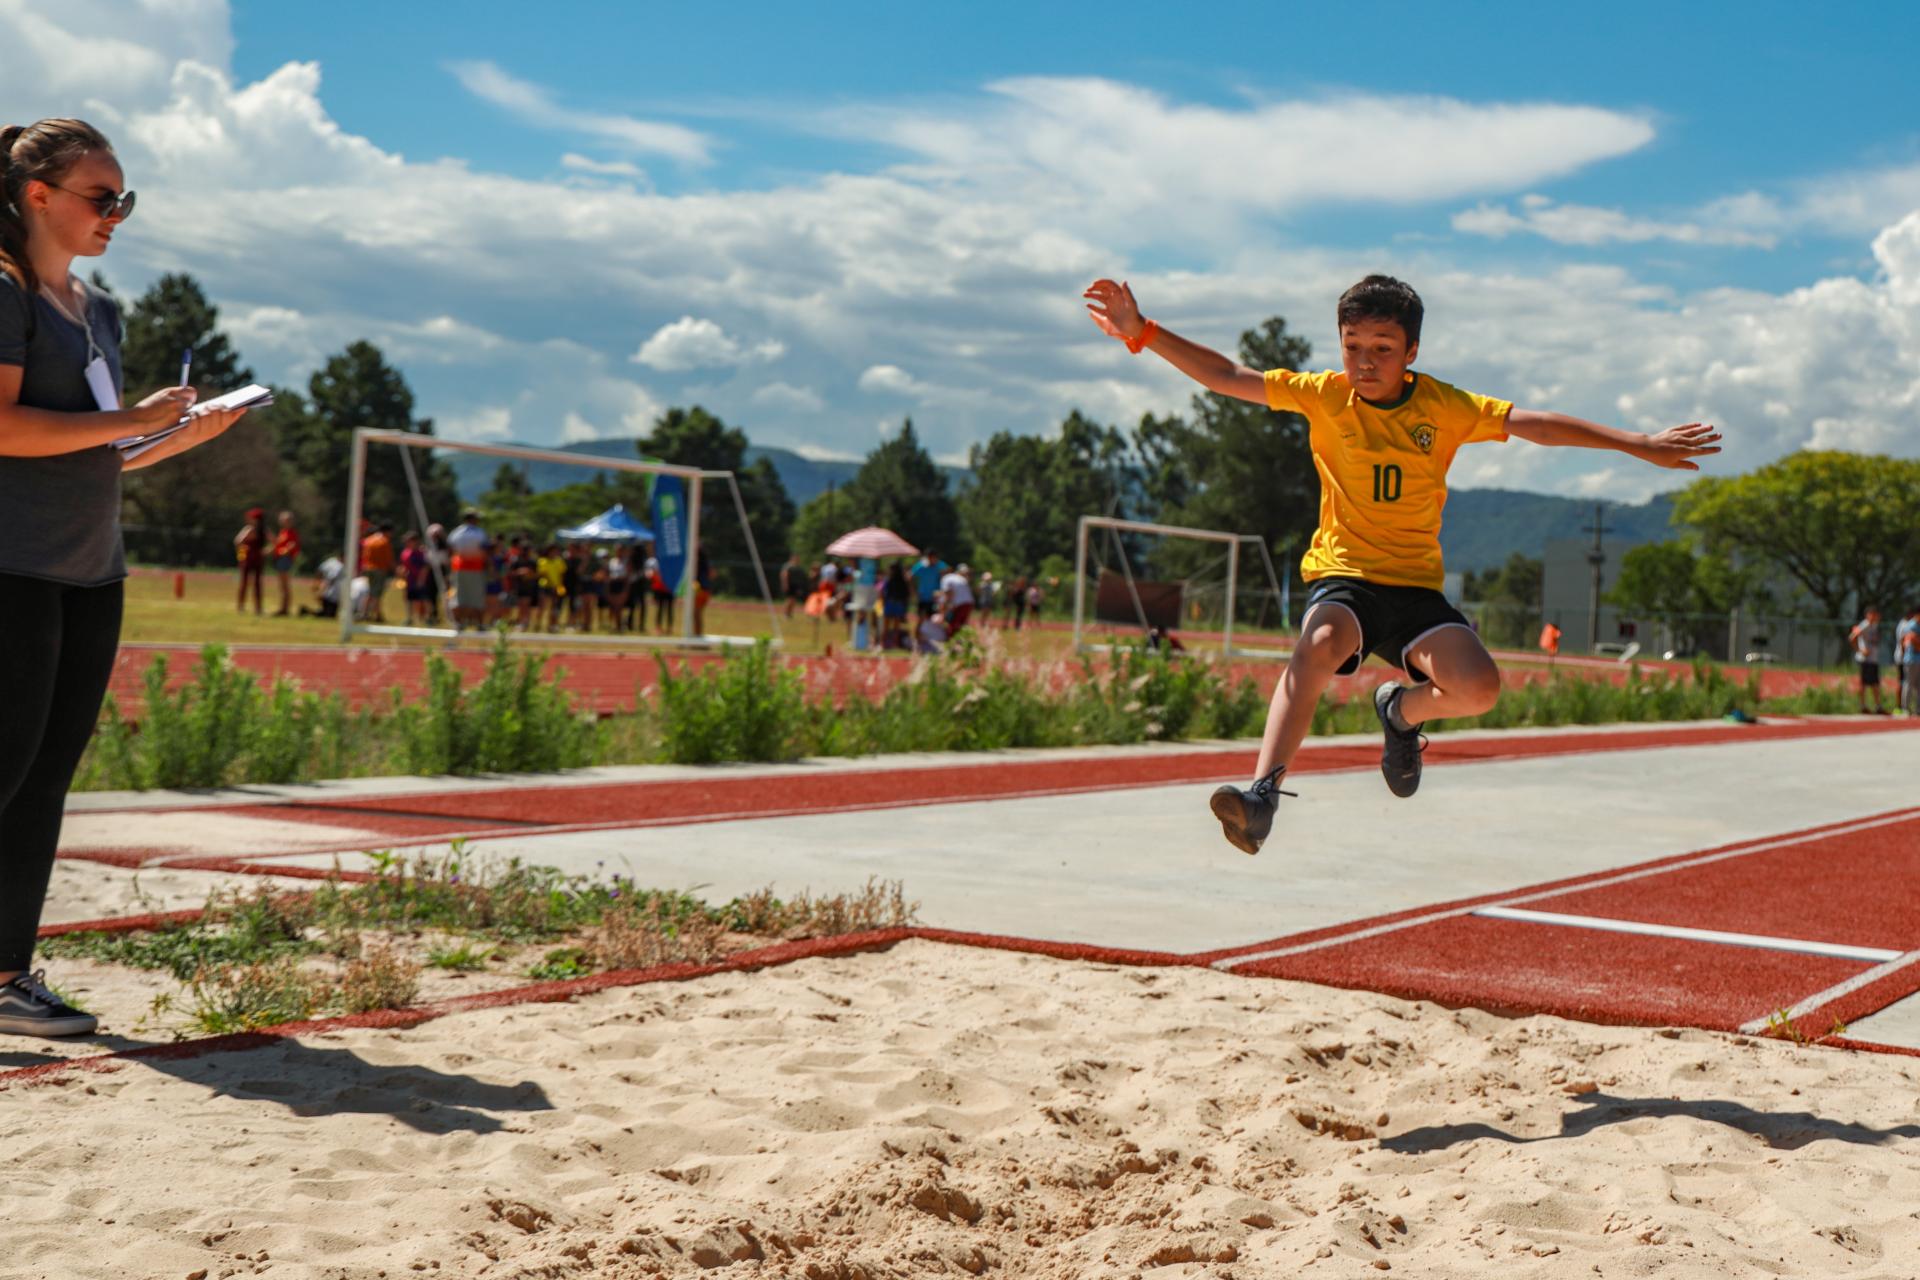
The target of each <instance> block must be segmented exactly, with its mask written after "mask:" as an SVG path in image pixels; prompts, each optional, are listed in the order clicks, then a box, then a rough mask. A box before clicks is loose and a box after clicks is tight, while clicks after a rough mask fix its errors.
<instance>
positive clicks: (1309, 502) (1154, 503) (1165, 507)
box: [1133, 316, 1320, 608]
mask: <svg viewBox="0 0 1920 1280" xmlns="http://www.w3.org/2000/svg"><path fill="white" fill-rule="evenodd" d="M1312 355H1313V350H1312V347H1311V346H1309V345H1308V343H1307V341H1306V339H1304V338H1302V337H1300V336H1299V335H1298V334H1293V333H1289V332H1287V322H1286V321H1285V320H1283V319H1281V318H1280V317H1279V316H1272V317H1269V318H1268V319H1267V320H1266V321H1265V322H1263V323H1262V324H1261V326H1260V327H1259V328H1258V329H1250V330H1248V331H1246V332H1245V333H1242V334H1241V335H1240V362H1241V363H1242V364H1244V365H1246V366H1247V367H1248V368H1251V369H1299V368H1303V367H1304V366H1305V365H1306V364H1307V362H1308V361H1309V360H1310V359H1311V358H1312ZM1133 448H1134V455H1135V464H1134V465H1135V468H1136V474H1137V477H1138V480H1137V483H1138V487H1139V491H1140V493H1141V496H1142V497H1143V499H1144V500H1145V504H1146V506H1147V507H1148V509H1149V510H1150V511H1151V512H1152V515H1153V518H1154V519H1157V520H1159V521H1161V522H1163V523H1166V524H1178V525H1187V526H1189V527H1193V528H1201V529H1220V530H1224V531H1227V532H1231V533H1246V534H1255V535H1257V536H1259V537H1260V538H1261V539H1262V540H1263V541H1264V542H1265V543H1266V544H1267V549H1268V551H1269V552H1270V553H1271V554H1272V556H1273V558H1274V567H1275V569H1276V570H1278V571H1279V572H1281V573H1293V572H1295V569H1294V565H1293V562H1294V561H1296V560H1297V559H1298V557H1299V552H1300V551H1301V550H1302V549H1303V548H1304V547H1305V546H1306V544H1307V540H1308V539H1309V538H1310V537H1311V536H1312V534H1313V528H1314V525H1315V524H1316V523H1317V522H1318V520H1319V514H1320V512H1319V504H1320V480H1319V475H1318V473H1317V472H1315V471H1314V468H1313V453H1312V449H1311V448H1310V446H1309V443H1308V428H1307V420H1306V419H1305V418H1304V417H1302V416H1301V415H1299V414H1297V413H1275V412H1274V411H1272V410H1270V409H1268V408H1266V407H1265V406H1264V405H1257V404H1251V403H1249V402H1247V401H1245V400H1239V399H1235V398H1232V397H1228V396H1220V395H1215V394H1214V393H1212V392H1206V393H1203V394H1201V395H1197V396H1195V397H1194V398H1193V409H1192V414H1191V418H1190V419H1187V420H1183V419H1180V418H1156V417H1152V416H1151V415H1149V416H1148V417H1145V418H1142V419H1141V421H1140V425H1139V426H1138V427H1137V428H1135V430H1134V433H1133ZM1217 558H1218V549H1217V548H1216V547H1214V546H1213V545H1211V544H1202V543H1195V542H1191V541H1187V540H1184V539H1167V540H1166V541H1164V542H1161V543H1159V544H1157V545H1156V546H1155V547H1154V554H1153V561H1152V564H1151V565H1150V566H1149V567H1150V569H1151V571H1152V572H1153V573H1155V574H1156V575H1158V576H1161V577H1169V578H1171V577H1178V576H1182V575H1185V574H1191V573H1197V572H1200V571H1201V569H1202V568H1203V566H1204V565H1205V564H1207V563H1210V562H1212V561H1214V560H1216V559H1217ZM1256 601H1260V602H1261V603H1262V604H1263V605H1264V604H1265V603H1266V602H1265V601H1264V597H1263V593H1255V592H1249V593H1247V594H1245V595H1243V597H1242V600H1241V603H1242V607H1244V608H1252V607H1254V606H1255V602H1256Z"/></svg>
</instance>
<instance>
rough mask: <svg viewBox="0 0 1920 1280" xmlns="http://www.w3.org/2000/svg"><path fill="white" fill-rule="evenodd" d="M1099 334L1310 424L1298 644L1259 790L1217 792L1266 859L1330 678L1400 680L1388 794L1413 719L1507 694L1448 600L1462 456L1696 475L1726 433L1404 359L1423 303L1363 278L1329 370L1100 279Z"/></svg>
mask: <svg viewBox="0 0 1920 1280" xmlns="http://www.w3.org/2000/svg"><path fill="white" fill-rule="evenodd" d="M1085 296H1086V298H1087V299H1088V300H1089V301H1088V303H1087V310H1088V311H1090V312H1091V313H1092V314H1093V320H1094V323H1095V324H1097V325H1099V326H1100V328H1101V329H1103V330H1105V331H1106V332H1107V333H1108V334H1110V335H1112V336H1113V337H1115V338H1119V339H1120V340H1121V341H1123V342H1125V343H1126V344H1127V349H1128V350H1129V351H1132V352H1133V353H1134V354H1136V355H1138V354H1139V353H1140V352H1141V351H1145V350H1149V349H1151V350H1152V351H1153V353H1154V354H1155V355H1158V356H1160V357H1162V358H1163V359H1165V360H1166V361H1167V362H1168V363H1169V364H1171V365H1172V366H1173V367H1174V368H1176V369H1178V370H1180V371H1181V372H1182V373H1184V374H1186V375H1187V376H1188V377H1190V378H1192V379H1193V380H1194V381H1195V382H1198V383H1199V384H1200V385H1201V386H1203V387H1205V388H1206V389H1207V390H1209V391H1212V392H1214V393H1216V394H1218V395H1223V396H1235V397H1237V398H1239V399H1241V400H1250V401H1252V402H1253V403H1255V404H1262V405H1265V406H1267V407H1268V408H1270V409H1275V410H1280V411H1283V412H1290V413H1298V414H1302V415H1304V416H1305V417H1306V419H1307V422H1308V424H1309V425H1310V427H1311V437H1310V438H1311V444H1312V449H1313V465H1314V470H1316V471H1318V472H1319V473H1320V527H1319V528H1318V529H1316V530H1315V531H1314V535H1313V543H1312V545H1311V546H1310V547H1308V549H1307V554H1306V556H1305V557H1304V558H1303V559H1302V561H1301V577H1303V578H1304V579H1306V581H1307V582H1309V583H1311V584H1312V588H1311V592H1310V594H1309V596H1308V599H1307V611H1306V614H1305V616H1304V617H1303V618H1302V619H1301V622H1300V640H1299V643H1298V644H1296V645H1295V646H1294V650H1293V657H1292V659H1291V660H1290V661H1289V662H1288V663H1287V669H1286V671H1285V672H1284V673H1283V674H1282V675H1281V677H1280V683H1279V685H1278V686H1276V687H1275V689H1274V691H1273V703H1272V705H1271V706H1270V707H1269V709H1268V711H1267V729H1266V733H1265V735H1264V736H1263V737H1262V739H1261V742H1260V761H1259V764H1258V765H1257V766H1256V767H1255V769H1254V777H1255V779H1256V781H1255V782H1254V784H1253V785H1252V786H1251V787H1249V788H1241V787H1234V786H1224V787H1221V788H1220V789H1219V790H1217V791H1215V792H1214V793H1213V799H1212V802H1211V805H1212V809H1213V813H1214V816H1215V817H1217V818H1219V819H1220V825H1221V827H1222V828H1223V829H1224V830H1225V832H1226V837H1227V839H1228V840H1229V841H1230V842H1232V844H1233V845H1234V846H1235V847H1236V848H1239V849H1242V850H1245V851H1246V852H1247V853H1258V852H1259V851H1260V845H1261V842H1262V841H1264V840H1265V839H1266V838H1267V832H1268V831H1269V830H1271V829H1272V827H1273V814H1274V809H1275V806H1276V805H1277V803H1278V797H1279V796H1281V795H1285V794H1290V793H1288V792H1282V791H1281V790H1280V788H1279V782H1280V778H1281V775H1283V774H1284V773H1285V772H1286V771H1287V764H1288V762H1289V761H1291V760H1292V758H1293V753H1294V752H1295V751H1297V750H1298V749H1299V747H1300V743H1301V740H1302V739H1304V738H1305V737H1306V736H1307V730H1308V728H1310V727H1311V726H1312V724H1313V709H1314V706H1315V704H1317V703H1318V702H1319V701H1320V695H1321V693H1322V692H1323V691H1325V689H1326V687H1327V683H1328V682H1329V681H1330V680H1332V679H1333V677H1334V676H1335V675H1336V674H1338V675H1345V674H1347V673H1349V672H1351V671H1354V670H1356V669H1357V668H1358V667H1359V665H1360V663H1361V661H1362V660H1363V659H1364V658H1365V657H1366V655H1367V654H1369V653H1374V654H1378V655H1379V656H1380V657H1381V658H1383V659H1385V660H1386V661H1388V662H1390V663H1392V664H1394V665H1395V666H1398V667H1400V668H1401V669H1402V670H1404V671H1405V672H1406V673H1407V676H1408V678H1409V683H1408V684H1406V685H1401V684H1400V683H1398V682H1392V681H1390V682H1388V683H1386V684H1382V685H1381V686H1380V687H1379V688H1377V689H1375V690H1374V698H1373V706H1374V711H1375V713H1376V714H1377V715H1378V716H1379V718H1380V727H1381V729H1382V730H1383V731H1384V732H1385V733H1386V750H1385V751H1384V752H1382V754H1381V757H1380V771H1381V772H1382V773H1383V774H1385V775H1386V779H1387V787H1388V788H1389V789H1390V790H1391V791H1392V792H1393V794H1395V795H1397V796H1410V795H1412V794H1413V793H1414V792H1415V791H1416V790H1417V789H1418V788H1419V786H1420V751H1421V748H1422V747H1423V746H1424V745H1425V744H1424V741H1423V740H1422V738H1421V736H1420V731H1419V730H1420V726H1421V725H1422V724H1424V723H1426V722H1427V721H1429V720H1436V719H1440V718H1442V717H1446V716H1477V715H1479V714H1480V713H1482V712H1484V711H1486V710H1488V709H1490V708H1491V707H1492V706H1493V704H1494V702H1495V701H1496V700H1497V699H1498V698H1499V696H1500V673H1499V671H1498V670H1497V669H1496V668H1495V667H1494V665H1493V659H1492V658H1491V657H1489V656H1488V654H1487V651H1486V649H1485V648H1484V647H1483V646H1482V645H1481V644H1480V637H1479V636H1478V635H1476V634H1475V633H1474V630H1473V628H1472V626H1470V625H1469V624H1468V622H1467V620H1466V618H1465V617H1463V616H1462V615H1461V614H1460V612H1459V610H1457V609H1455V608H1454V607H1453V606H1452V605H1451V604H1448V603H1447V599H1446V597H1445V596H1443V595H1441V594H1440V584H1441V578H1442V574H1441V567H1440V510H1441V507H1442V506H1443V505H1445V503H1446V500H1447V467H1448V466H1449V465H1450V464H1451V463H1452V462H1453V455H1454V454H1455V453H1456V452H1457V451H1458V450H1459V448H1460V446H1461V445H1465V444H1473V443H1475V442H1477V441H1481V440H1505V439H1506V438H1507V437H1508V436H1518V437H1520V438H1521V439H1522V440H1531V441H1533V443H1535V444H1545V445H1578V446H1582V447H1584V448H1589V449H1618V450H1619V451H1621V452H1622V453H1628V454H1632V455H1633V456H1634V457H1636V458H1639V459H1641V460H1643V461H1645V462H1650V463H1652V464H1654V465H1655V466H1658V467H1673V468H1677V469H1680V470H1685V471H1698V470H1699V467H1698V466H1697V465H1695V464H1694V462H1693V461H1692V459H1694V458H1697V457H1700V456H1702V455H1704V454H1710V453H1718V452H1720V447H1719V445H1718V443H1717V442H1718V441H1719V439H1720V433H1719V432H1718V431H1717V430H1715V429H1714V428H1713V427H1711V426H1706V425H1703V424H1701V423H1698V422H1693V423H1688V424H1687V425H1686V426H1682V427H1670V428H1668V429H1667V430H1665V431H1662V432H1660V433H1659V434H1658V435H1651V436H1648V435H1639V434H1637V433H1635V432H1631V431H1618V430H1615V429H1614V428H1612V427H1603V426H1600V425H1598V424H1597V423H1592V422H1583V421H1581V420H1580V419H1579V418H1569V417H1566V416H1565V415H1563V414H1558V413H1545V412H1542V411H1540V410H1537V409H1516V408H1514V406H1513V404H1512V403H1511V402H1510V401H1506V400H1494V399H1490V398H1488V397H1486V396H1477V395H1473V394H1471V393H1469V392H1466V391H1461V390H1459V389H1458V388H1456V387H1451V386H1448V385H1447V384H1446V383H1444V382H1441V381H1439V380H1438V379H1436V378H1430V377H1427V376H1426V375H1424V374H1418V373H1414V372H1413V371H1412V370H1411V369H1410V368H1409V366H1411V365H1412V364H1413V361H1414V357H1415V356H1416V355H1417V354H1418V352H1419V349H1420V319H1421V316H1422V314H1423V308H1422V306H1421V304H1420V296H1419V295H1418V294H1416V293H1415V292H1414V291H1413V289H1412V288H1411V287H1409V286H1407V285H1405V284H1403V283H1401V282H1400V281H1398V280H1395V279H1393V278H1392V277H1390V276H1380V275H1374V276H1368V277H1367V278H1366V279H1364V280H1362V281H1361V282H1360V283H1359V284H1356V285H1355V286H1353V288H1351V289H1349V290H1347V291H1346V293H1344V294H1342V295H1341V297H1340V306H1339V310H1338V312H1337V315H1336V318H1337V320H1338V322H1339V326H1340V355H1341V364H1342V366H1343V368H1342V369H1341V370H1340V371H1339V372H1333V371H1328V372H1325V373H1295V372H1292V371H1290V370H1287V369H1269V370H1267V371H1265V372H1262V371H1260V370H1258V369H1248V368H1246V367H1244V366H1242V365H1239V364H1236V363H1234V362H1233V361H1231V360H1229V359H1227V358H1226V357H1225V356H1223V355H1221V354H1220V353H1219V352H1217V351H1210V350H1208V349H1207V348H1206V347H1202V346H1199V345H1197V344H1195V343H1192V342H1188V341H1187V340H1186V339H1185V338H1181V337H1178V336H1176V335H1175V334H1172V333H1170V332H1168V331H1167V330H1165V329H1162V328H1160V326H1158V325H1157V324H1155V323H1154V322H1153V321H1151V320H1148V319H1145V318H1144V317H1142V316H1141V314H1140V308H1139V306H1138V304H1137V303H1135V302H1134V300H1133V291H1132V290H1131V289H1130V288H1128V287H1127V286H1126V285H1125V284H1116V283H1115V282H1114V281H1112V280H1096V281H1095V282H1094V283H1093V285H1092V286H1091V287H1089V288H1088V289H1087V291H1086V294H1085Z"/></svg>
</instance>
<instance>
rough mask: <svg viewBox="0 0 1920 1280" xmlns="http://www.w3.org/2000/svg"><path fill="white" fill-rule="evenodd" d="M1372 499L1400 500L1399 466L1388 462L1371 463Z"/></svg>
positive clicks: (1384, 500)
mask: <svg viewBox="0 0 1920 1280" xmlns="http://www.w3.org/2000/svg"><path fill="white" fill-rule="evenodd" d="M1373 500H1374V501H1375V502H1398V501H1400V467H1399V464H1397V463H1393V462H1389V463H1385V464H1384V465H1383V464H1381V463H1378V462H1376V463H1374V464H1373Z"/></svg>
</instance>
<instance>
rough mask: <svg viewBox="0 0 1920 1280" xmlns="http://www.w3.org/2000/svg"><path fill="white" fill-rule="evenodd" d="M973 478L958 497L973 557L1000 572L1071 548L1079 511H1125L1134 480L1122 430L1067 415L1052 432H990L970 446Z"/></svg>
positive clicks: (1028, 567)
mask: <svg viewBox="0 0 1920 1280" xmlns="http://www.w3.org/2000/svg"><path fill="white" fill-rule="evenodd" d="M967 461H968V464H969V466H970V467H971V468H972V470H973V475H974V483H973V484H972V485H970V486H968V488H967V489H966V490H965V491H964V492H963V493H962V494H961V495H960V497H959V498H958V500H957V503H958V506H959V509H960V515H961V518H962V520H963V521H964V523H965V528H966V532H967V537H968V539H969V540H970V541H971V542H972V544H973V554H974V556H975V557H976V558H978V559H979V560H981V561H982V562H983V563H985V564H986V565H988V566H989V567H990V568H993V569H995V570H997V571H999V572H1002V573H1020V572H1032V571H1033V570H1035V569H1036V568H1037V567H1038V566H1039V565H1040V563H1041V561H1042V560H1044V559H1045V558H1046V557H1048V556H1071V555H1072V552H1073V544H1074V537H1075V533H1076V530H1077V527H1078V524H1079V520H1080V517H1081V516H1083V515H1108V514H1118V515H1122V516H1124V515H1125V514H1126V496H1127V494H1128V493H1129V492H1130V491H1131V490H1132V488H1133V487H1134V478H1133V468H1132V465H1131V457H1130V454H1129V450H1128V445H1127V440H1126V437H1125V436H1123V435H1122V434H1121V433H1120V432H1118V431H1116V430H1114V429H1113V428H1112V427H1102V426H1100V425H1098V424H1097V423H1094V422H1092V421H1089V420H1088V419H1087V418H1085V417H1083V416H1081V414H1080V413H1079V411H1078V410H1076V411H1074V412H1073V413H1071V414H1069V415H1068V416H1067V419H1066V421H1065V422H1063V423H1061V425H1060V434H1059V435H1058V436H1057V437H1054V438H1051V439H1049V438H1045V437H1041V436H1028V435H1014V434H1013V433H1011V432H1006V431H1001V432H996V433H995V434H994V436H993V437H992V439H990V440H988V441H987V443H986V444H985V445H984V446H982V445H975V446H974V447H973V448H972V449H971V450H969V451H968V456H967Z"/></svg>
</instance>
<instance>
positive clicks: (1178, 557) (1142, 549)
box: [1073, 516, 1289, 658]
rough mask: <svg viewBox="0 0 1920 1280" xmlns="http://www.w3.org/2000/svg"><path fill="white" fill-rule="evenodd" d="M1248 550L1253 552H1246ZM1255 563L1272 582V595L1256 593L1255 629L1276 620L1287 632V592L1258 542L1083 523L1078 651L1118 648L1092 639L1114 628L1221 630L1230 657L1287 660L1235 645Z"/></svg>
mask: <svg viewBox="0 0 1920 1280" xmlns="http://www.w3.org/2000/svg"><path fill="white" fill-rule="evenodd" d="M1249 543H1251V544H1252V545H1253V547H1254V548H1255V549H1256V550H1255V551H1254V552H1245V550H1244V549H1245V548H1246V546H1247V544H1249ZM1249 557H1253V558H1257V559H1258V561H1259V564H1260V567H1261V569H1262V571H1263V572H1264V573H1265V576H1266V589H1265V590H1264V591H1257V592H1256V594H1257V595H1258V596H1259V597H1260V607H1259V608H1258V610H1257V611H1256V612H1257V614H1258V618H1257V620H1256V622H1255V626H1256V627H1258V626H1259V625H1260V623H1261V622H1263V621H1266V620H1267V619H1268V618H1269V616H1270V617H1271V625H1273V626H1276V627H1283V626H1285V625H1286V619H1287V609H1288V606H1289V602H1288V600H1287V591H1286V586H1285V584H1283V583H1282V582H1281V580H1280V577H1279V575H1278V574H1276V573H1275V572H1274V568H1273V557H1272V556H1271V555H1270V554H1268V552H1267V544H1266V542H1265V541H1264V540H1263V539H1261V538H1260V537H1259V536H1258V535H1256V534H1251V533H1228V532H1225V531H1223V530H1220V529H1189V528H1185V527H1183V526H1180V525H1170V524H1153V523H1151V522H1148V521H1144V520H1122V519H1118V518H1116V517H1113V516H1081V517H1080V527H1079V532H1078V535H1077V536H1076V538H1075V540H1074V577H1073V648H1074V652H1076V653H1085V652H1088V651H1090V650H1103V649H1110V648H1112V647H1113V646H1112V644H1111V643H1095V642H1092V641H1090V640H1088V639H1087V633H1088V631H1089V630H1090V629H1093V628H1097V627H1099V626H1100V625H1101V624H1107V625H1109V626H1111V627H1113V628H1116V629H1121V630H1124V631H1126V632H1130V633H1132V634H1134V635H1136V636H1149V635H1152V634H1154V633H1155V632H1158V633H1160V634H1161V635H1177V634H1178V633H1179V632H1181V631H1187V632H1201V633H1206V632H1214V631H1216V630H1217V632H1218V634H1219V637H1220V653H1221V656H1223V657H1230V658H1278V657H1284V656H1285V653H1284V651H1283V650H1281V649H1279V648H1277V647H1274V648H1268V647H1253V648H1241V649H1236V648H1234V646H1233V631H1234V622H1235V619H1236V616H1237V615H1238V614H1239V612H1240V606H1241V602H1242V597H1243V594H1245V593H1243V591H1242V588H1241V577H1242V570H1243V566H1242V564H1241V561H1242V560H1243V559H1246V558H1249ZM1089 587H1091V588H1092V592H1091V595H1092V600H1091V605H1092V608H1091V610H1089V607H1088V606H1089V599H1088V596H1089V590H1088V589H1089Z"/></svg>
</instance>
